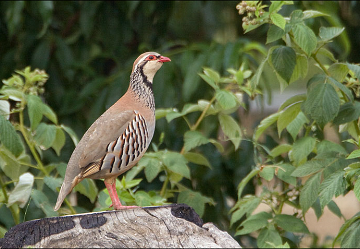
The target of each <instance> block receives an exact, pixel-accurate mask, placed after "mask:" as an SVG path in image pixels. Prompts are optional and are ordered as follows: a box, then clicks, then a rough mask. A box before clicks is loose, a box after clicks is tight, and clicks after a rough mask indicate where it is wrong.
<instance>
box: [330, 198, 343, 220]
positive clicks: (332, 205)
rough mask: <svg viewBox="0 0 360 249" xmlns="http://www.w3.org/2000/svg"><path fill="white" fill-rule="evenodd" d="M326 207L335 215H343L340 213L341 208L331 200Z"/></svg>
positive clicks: (340, 216)
mask: <svg viewBox="0 0 360 249" xmlns="http://www.w3.org/2000/svg"><path fill="white" fill-rule="evenodd" d="M327 207H328V208H329V210H330V211H331V212H332V213H333V214H335V215H336V216H337V217H339V218H342V217H343V215H342V213H341V210H340V208H339V206H338V205H337V204H336V202H334V201H333V200H331V201H330V202H329V203H328V204H327Z"/></svg>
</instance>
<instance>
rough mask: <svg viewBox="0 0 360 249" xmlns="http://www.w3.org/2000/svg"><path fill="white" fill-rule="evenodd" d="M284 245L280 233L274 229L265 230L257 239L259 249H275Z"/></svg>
mask: <svg viewBox="0 0 360 249" xmlns="http://www.w3.org/2000/svg"><path fill="white" fill-rule="evenodd" d="M274 245H275V246H279V245H282V240H281V237H280V234H279V232H278V231H276V230H275V229H274V228H273V229H268V228H264V229H262V230H261V232H260V234H259V236H258V238H257V246H258V247H259V248H273V247H274Z"/></svg>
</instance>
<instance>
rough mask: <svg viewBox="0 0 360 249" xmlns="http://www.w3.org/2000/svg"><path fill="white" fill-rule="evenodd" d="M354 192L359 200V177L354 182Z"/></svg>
mask: <svg viewBox="0 0 360 249" xmlns="http://www.w3.org/2000/svg"><path fill="white" fill-rule="evenodd" d="M354 194H355V196H356V198H357V199H358V201H360V178H358V179H357V180H356V182H355V184H354Z"/></svg>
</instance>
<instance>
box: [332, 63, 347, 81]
mask: <svg viewBox="0 0 360 249" xmlns="http://www.w3.org/2000/svg"><path fill="white" fill-rule="evenodd" d="M328 72H329V73H330V75H331V77H333V78H334V79H335V80H337V81H339V82H341V81H343V80H344V79H345V77H346V75H347V74H348V72H349V68H348V67H347V65H346V64H345V63H334V64H332V65H331V66H330V67H329V68H328Z"/></svg>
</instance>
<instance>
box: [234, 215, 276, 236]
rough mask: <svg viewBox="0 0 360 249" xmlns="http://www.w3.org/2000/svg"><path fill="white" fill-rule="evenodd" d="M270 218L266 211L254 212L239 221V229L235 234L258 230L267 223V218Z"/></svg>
mask: <svg viewBox="0 0 360 249" xmlns="http://www.w3.org/2000/svg"><path fill="white" fill-rule="evenodd" d="M271 218H272V216H271V214H269V213H266V212H260V213H257V214H254V215H252V216H250V217H249V218H248V219H246V220H245V221H244V222H242V223H241V225H240V229H239V230H238V231H237V232H236V233H235V235H243V234H248V233H251V232H254V231H256V230H259V229H261V228H263V227H265V226H266V225H267V224H268V220H269V219H271Z"/></svg>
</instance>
